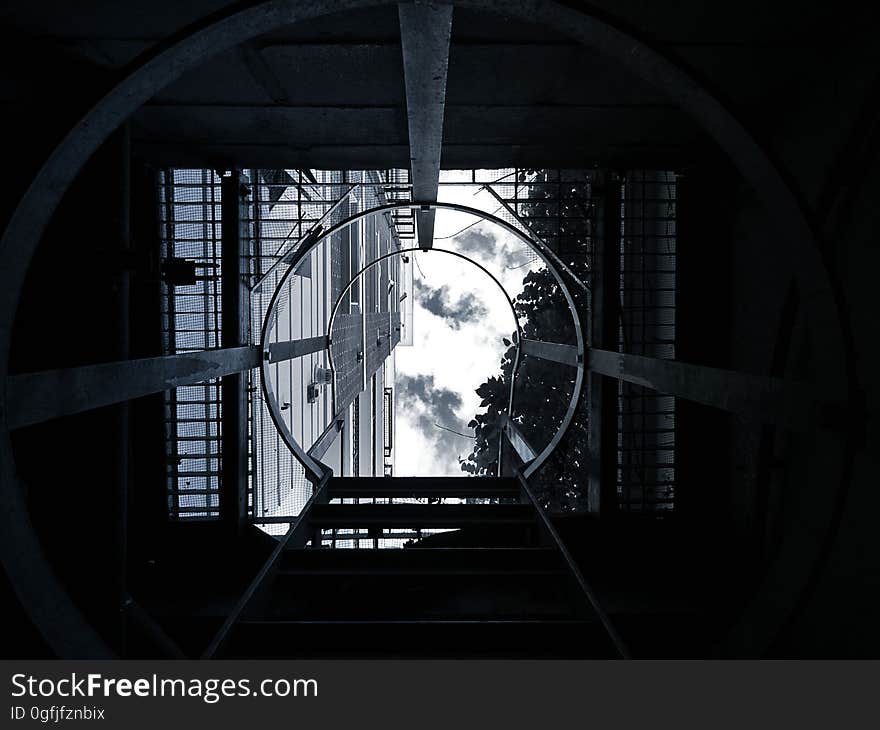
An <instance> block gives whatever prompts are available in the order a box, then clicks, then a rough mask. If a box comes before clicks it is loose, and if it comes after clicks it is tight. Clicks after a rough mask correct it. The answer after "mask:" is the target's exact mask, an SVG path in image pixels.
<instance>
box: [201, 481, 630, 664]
mask: <svg viewBox="0 0 880 730" xmlns="http://www.w3.org/2000/svg"><path fill="white" fill-rule="evenodd" d="M401 530H405V531H408V533H409V534H413V533H414V534H417V535H422V537H421V539H415V540H413V541H411V543H410V544H408V545H406V546H404V547H401V548H396V549H395V548H383V547H377V545H381V543H382V541H383V540H385V539H386V538H383V537H382V536H383V535H393V534H395V532H398V533H399V532H400V531H401ZM439 530H455V532H451V531H449V532H439ZM429 533H430V534H429ZM334 536H335V540H336V542H337V544H338V543H339V542H341V541H343V540H346V538H348V540H349V542H350V543H354V544H357V545H358V547H356V548H342V547H336V548H333V547H330V545H332V543H333V540H334ZM364 543H366V544H367V545H369V547H362V545H363V544H364ZM203 656H204V657H205V658H207V657H215V656H216V657H228V658H232V657H235V658H317V657H320V658H358V657H388V658H403V657H448V658H452V657H462V658H464V657H542V658H550V657H553V658H557V657H558V658H565V657H569V658H614V657H627V656H628V654H627V650H626V647H625V646H624V645H623V642H622V641H621V640H620V637H619V636H618V635H617V633H616V632H615V630H614V628H613V626H612V625H611V623H610V621H609V620H608V617H607V616H606V615H605V613H604V611H603V610H602V608H601V606H600V605H599V603H598V601H597V600H596V598H595V596H594V594H593V593H592V591H591V589H590V588H589V586H588V585H587V584H586V582H585V580H584V578H583V576H582V575H581V573H580V571H579V570H578V568H577V566H576V565H575V564H574V562H573V561H572V559H571V556H570V555H569V554H568V552H567V550H566V549H565V547H564V545H563V544H562V543H561V541H560V540H559V536H558V534H557V533H556V531H555V529H554V528H553V525H552V523H551V522H550V520H549V519H548V518H547V516H546V514H545V513H544V511H543V509H542V508H541V507H540V505H539V504H538V503H537V502H536V501H535V500H534V498H533V496H532V494H531V492H530V491H529V490H528V486H527V484H526V483H525V481H524V480H522V479H520V478H516V477H514V478H467V477H464V478H462V477H418V478H415V477H413V478H409V477H396V478H387V477H385V478H383V477H368V478H361V477H342V478H339V477H336V478H333V477H331V478H330V479H329V480H328V481H326V483H325V484H323V485H321V486H320V487H319V488H318V489H317V491H316V493H315V495H314V496H313V497H312V499H311V500H310V501H309V503H308V504H307V505H306V507H305V508H304V509H303V511H302V514H301V515H300V516H299V518H298V519H297V521H296V523H294V524H293V525H292V526H291V528H290V529H289V530H288V532H287V533H286V535H285V536H284V537H283V538H282V539H281V540H280V541H279V542H278V545H277V547H276V548H275V550H274V552H273V553H272V555H271V556H270V558H269V560H268V561H267V563H266V564H265V565H264V566H263V569H262V570H261V571H260V573H259V575H258V576H257V577H256V578H255V580H254V581H253V583H252V584H251V586H249V588H248V590H247V591H246V592H245V594H244V595H243V596H242V599H241V600H240V601H239V603H238V605H237V606H236V608H235V610H234V611H233V613H232V614H231V615H230V616H229V617H228V618H227V620H226V622H225V623H224V625H223V627H222V628H221V630H220V631H219V632H218V634H217V635H216V636H215V637H214V640H213V641H212V642H211V645H210V646H209V647H208V649H207V651H206V652H205V654H204V655H203Z"/></svg>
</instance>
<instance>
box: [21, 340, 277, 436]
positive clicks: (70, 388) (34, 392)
mask: <svg viewBox="0 0 880 730" xmlns="http://www.w3.org/2000/svg"><path fill="white" fill-rule="evenodd" d="M260 354H261V351H260V348H259V347H228V348H222V349H218V350H202V351H200V352H192V353H186V354H183V355H167V356H165V357H147V358H142V359H139V360H123V361H120V362H108V363H101V364H100V365H85V366H83V367H78V368H67V369H65V370H44V371H42V372H37V373H27V374H24V375H10V376H8V377H7V379H6V398H7V409H8V410H7V422H8V424H9V427H10V428H11V429H15V428H22V427H23V426H30V425H33V424H35V423H43V422H44V421H49V420H51V419H53V418H60V417H61V416H69V415H73V414H74V413H82V412H84V411H90V410H92V409H94V408H101V407H102V406H109V405H112V404H114V403H123V402H125V401H128V400H132V399H133V398H140V397H141V396H144V395H150V394H152V393H161V392H162V391H164V390H170V389H171V388H177V387H180V386H182V385H192V384H194V383H200V382H202V381H204V380H208V379H209V378H219V377H222V376H224V375H230V374H232V373H240V372H242V371H244V370H250V369H251V368H255V367H258V366H259V364H260Z"/></svg>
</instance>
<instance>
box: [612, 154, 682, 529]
mask: <svg viewBox="0 0 880 730" xmlns="http://www.w3.org/2000/svg"><path fill="white" fill-rule="evenodd" d="M621 195H622V206H621V247H620V311H621V316H620V331H619V335H620V343H621V351H622V352H627V353H630V354H634V355H644V356H647V357H656V358H665V359H673V358H674V357H675V283H676V274H675V271H676V252H675V243H676V184H675V175H674V173H672V172H666V171H648V170H634V171H630V172H628V173H627V175H626V177H625V179H624V181H623V183H622V185H621ZM618 405H619V411H618V433H617V469H618V471H617V479H618V486H617V491H618V499H619V504H620V507H621V509H623V510H628V511H663V510H670V509H673V508H674V506H675V398H674V397H673V396H668V395H661V394H658V393H657V392H656V391H653V390H650V389H647V388H643V387H642V386H638V385H633V384H630V383H625V382H623V381H622V380H621V381H619V384H618Z"/></svg>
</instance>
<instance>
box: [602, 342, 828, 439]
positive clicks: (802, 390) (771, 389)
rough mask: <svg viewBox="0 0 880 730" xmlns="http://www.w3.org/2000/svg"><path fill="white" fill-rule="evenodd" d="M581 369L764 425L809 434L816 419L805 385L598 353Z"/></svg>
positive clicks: (813, 405)
mask: <svg viewBox="0 0 880 730" xmlns="http://www.w3.org/2000/svg"><path fill="white" fill-rule="evenodd" d="M586 364H587V370H589V371H591V372H595V373H601V374H602V375H607V376H608V377H611V378H618V379H620V380H624V381H626V382H627V383H633V384H635V385H641V386H644V387H646V388H651V389H653V390H656V391H658V392H660V393H667V394H669V395H674V396H676V397H678V398H685V399H687V400H690V401H694V402H696V403H702V404H704V405H707V406H713V407H715V408H720V409H721V410H724V411H728V412H730V413H735V414H737V415H739V416H744V417H746V418H749V419H753V420H756V421H760V422H763V423H773V424H778V425H782V426H786V427H789V428H793V429H797V430H801V429H809V428H811V427H813V426H814V425H816V424H817V417H818V416H819V415H820V409H819V404H818V403H817V402H816V401H814V400H813V399H812V398H810V397H809V393H808V389H807V387H806V386H805V385H803V384H801V383H794V382H791V381H786V380H781V379H779V378H771V377H766V376H762V375H751V374H749V373H742V372H738V371H735V370H722V369H720V368H712V367H707V366H704V365H692V364H689V363H683V362H678V361H677V360H662V359H659V358H653V357H642V356H641V355H628V354H626V353H622V352H610V351H608V350H599V349H591V350H588V351H587V363H586Z"/></svg>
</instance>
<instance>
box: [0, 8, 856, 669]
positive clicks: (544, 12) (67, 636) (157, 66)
mask: <svg viewBox="0 0 880 730" xmlns="http://www.w3.org/2000/svg"><path fill="white" fill-rule="evenodd" d="M385 4H388V3H386V2H384V1H382V0H311V1H309V2H302V0H266V1H265V2H258V3H256V4H254V5H251V6H249V7H246V8H244V9H238V8H235V9H233V10H226V11H223V12H221V13H219V14H217V15H215V16H212V17H211V18H210V19H208V20H207V21H205V22H204V23H200V24H197V25H195V26H192V27H190V28H187V29H185V30H184V31H183V32H182V33H181V34H179V36H177V37H176V38H175V39H174V40H173V42H172V43H171V44H169V45H168V46H163V47H162V48H160V49H159V50H158V51H157V52H151V53H150V54H149V56H148V57H147V58H146V59H144V60H143V61H140V62H138V63H136V64H135V68H134V70H133V71H132V72H131V73H130V74H129V75H128V76H127V77H125V78H124V79H123V80H122V81H120V82H119V84H118V85H116V86H115V87H114V88H113V89H112V90H111V91H110V92H109V93H108V94H107V95H106V96H105V97H104V98H103V99H102V100H101V101H99V102H98V104H97V105H96V106H95V107H94V108H93V109H92V110H91V111H90V112H88V113H87V114H86V115H85V116H84V117H83V119H82V120H81V121H80V122H79V123H78V124H77V125H76V126H75V127H73V129H72V130H71V131H70V132H69V133H68V134H67V136H66V137H65V138H64V139H63V140H62V141H61V142H60V143H59V145H58V146H57V147H56V148H55V150H54V151H53V152H52V154H51V155H50V157H49V158H48V160H47V161H46V162H45V164H44V165H43V166H42V167H41V169H40V171H39V172H38V173H37V175H36V176H35V177H34V180H33V182H32V183H31V185H30V187H29V188H28V189H27V191H26V192H25V193H24V195H23V197H22V198H21V200H20V201H19V203H18V205H17V206H16V208H15V210H14V212H13V214H12V217H11V218H10V220H9V223H8V225H7V227H6V229H5V231H4V232H3V236H2V238H0V257H2V260H3V262H4V266H3V267H2V269H0V283H2V286H0V464H2V467H0V468H2V472H0V541H2V542H0V546H2V559H3V564H4V567H5V568H6V570H7V573H8V575H9V577H10V579H11V582H12V584H13V586H14V588H15V591H16V593H17V595H18V597H19V599H20V600H21V601H22V603H23V604H24V605H25V607H26V609H27V610H28V611H29V613H30V615H31V616H32V618H33V619H34V621H35V623H36V624H37V625H38V627H39V628H40V630H41V631H42V633H43V635H44V637H45V638H46V639H47V641H48V642H49V643H50V645H52V646H53V648H54V649H55V650H56V651H57V652H58V653H59V654H61V655H62V656H69V657H75V656H91V655H100V656H105V655H107V654H108V651H109V650H108V649H107V647H106V646H105V645H104V644H103V642H102V641H101V640H100V638H99V637H98V636H97V634H95V632H94V631H93V630H92V629H91V627H90V626H89V625H88V624H87V623H86V621H85V619H84V618H83V617H82V615H81V614H80V612H79V610H78V609H77V608H76V607H75V606H74V604H73V603H72V601H71V599H70V598H69V596H68V595H67V594H66V593H65V591H64V590H63V588H62V587H61V585H60V583H59V582H58V580H57V578H56V577H55V575H54V573H53V572H52V570H51V568H49V566H48V563H47V562H46V560H45V558H44V557H43V555H42V552H41V548H40V544H39V540H38V538H37V536H36V533H35V531H34V529H33V526H32V525H31V523H30V519H29V517H28V510H27V506H26V504H25V502H24V499H23V496H22V489H21V485H20V484H19V482H18V478H17V475H16V473H15V465H14V458H13V451H12V444H11V442H10V438H9V429H8V424H7V419H6V406H5V404H6V376H7V374H8V367H9V345H10V336H11V332H12V326H13V321H14V318H15V313H16V309H17V303H18V298H19V295H20V292H21V287H22V285H23V282H24V278H25V274H26V272H27V268H28V266H29V264H30V261H31V259H32V257H33V254H34V252H35V250H36V248H37V245H38V244H39V241H40V238H41V236H42V234H43V232H44V230H45V227H46V225H47V223H48V220H49V218H50V217H51V215H52V214H53V213H54V211H55V209H56V208H57V206H58V204H59V202H60V200H61V198H62V196H63V194H64V192H65V191H66V190H67V188H68V187H69V186H70V184H71V183H72V182H73V179H74V178H75V176H76V175H77V174H78V173H79V171H80V169H81V168H82V166H83V165H84V164H85V162H86V161H87V160H88V159H89V157H91V155H92V154H93V153H94V152H95V150H96V149H97V148H98V147H99V146H100V144H102V143H103V142H104V141H105V140H106V139H107V138H108V137H109V136H110V134H112V132H113V131H115V129H116V128H117V127H118V126H119V125H120V124H121V123H122V122H123V121H124V120H125V119H127V118H128V117H129V116H130V115H131V114H133V113H134V112H135V111H136V110H137V109H138V108H139V107H140V106H141V105H142V104H143V103H145V102H146V101H147V100H148V99H149V98H151V97H152V96H153V95H154V94H155V93H157V92H158V91H159V90H161V89H162V88H164V87H165V86H167V85H168V84H169V83H171V82H172V81H173V80H175V79H176V78H178V77H179V76H180V75H182V74H183V72H184V71H186V70H188V69H189V68H192V67H194V66H195V65H196V64H198V63H200V62H202V61H204V60H206V59H208V58H210V57H211V56H213V55H215V54H217V53H220V52H221V51H223V50H226V49H228V48H230V47H232V46H235V45H237V44H239V43H242V42H244V41H247V40H249V39H251V38H254V37H256V36H258V35H261V34H263V33H266V32H268V31H270V30H273V29H274V28H277V27H279V26H282V25H287V24H291V23H294V22H296V21H298V20H304V19H309V18H314V17H318V16H321V15H327V14H329V13H333V12H340V11H344V10H349V9H355V8H362V7H371V6H377V5H385ZM454 4H460V5H464V6H467V7H472V8H476V9H482V10H488V11H495V12H498V13H501V14H504V15H510V16H515V17H518V18H520V19H523V20H526V21H527V22H532V23H539V24H544V25H547V26H549V27H551V28H553V29H554V30H556V31H557V32H559V33H561V34H562V35H565V36H569V37H574V38H576V39H577V40H579V41H581V42H582V43H584V44H586V45H588V46H590V47H591V48H593V49H594V50H597V51H599V52H600V53H602V54H603V55H605V56H606V57H608V58H610V59H612V60H616V61H617V62H619V63H621V64H622V65H624V66H625V67H626V68H628V69H630V71H632V72H634V73H635V74H636V75H637V76H639V77H640V78H642V79H644V80H646V81H648V82H649V83H653V84H654V85H656V86H658V87H659V88H661V89H662V90H663V91H664V92H666V93H667V95H668V96H670V98H671V99H673V100H674V101H677V102H678V103H679V105H680V106H681V108H682V109H683V110H684V111H685V112H687V113H688V114H690V115H691V116H692V117H694V119H695V120H696V121H697V122H698V123H699V124H700V125H701V126H702V127H703V128H704V130H705V131H706V132H707V133H708V134H709V135H710V136H711V137H713V138H714V139H715V141H716V142H717V143H718V144H719V145H720V147H721V148H722V149H723V150H724V151H725V152H726V153H727V154H728V155H729V156H730V157H731V158H732V159H733V161H734V163H735V164H736V166H737V167H738V168H739V170H740V172H741V174H742V175H743V177H744V178H745V180H746V181H747V182H748V183H749V184H750V185H751V186H752V188H753V189H754V190H755V191H756V192H757V194H758V198H759V200H760V201H761V202H762V203H763V204H764V205H765V206H766V208H767V210H768V212H769V214H770V217H771V219H773V220H774V221H775V222H776V223H777V224H778V226H779V230H780V231H781V233H782V235H786V236H791V237H793V238H794V239H796V240H797V241H798V242H799V243H800V244H801V249H802V251H799V254H802V255H799V256H798V257H797V261H796V266H797V269H796V273H797V276H798V280H799V282H800V284H801V286H802V288H803V289H804V291H805V292H806V296H805V297H804V301H805V307H806V308H807V314H808V317H809V318H810V321H811V324H812V326H813V327H821V329H822V335H823V337H824V338H825V342H826V344H827V345H828V346H827V347H826V348H820V349H819V351H818V352H817V353H816V356H817V358H820V361H819V364H820V367H819V368H818V371H819V372H821V373H822V374H823V375H824V376H825V380H824V381H823V384H825V385H826V386H828V387H831V388H832V389H833V393H832V394H830V395H841V394H842V395H843V396H844V398H847V397H848V398H853V397H854V396H855V394H857V392H858V388H857V382H856V378H855V375H854V373H855V365H854V360H853V356H852V350H851V347H850V346H848V344H847V342H848V340H847V337H848V330H847V323H846V320H845V318H844V314H843V312H842V310H841V308H840V306H839V302H840V291H839V286H838V287H835V286H834V285H833V282H832V281H831V279H830V277H829V274H828V270H827V268H826V266H825V264H824V261H823V260H822V257H821V255H820V251H819V247H818V242H817V237H816V235H815V233H814V231H813V230H812V228H811V226H810V223H809V219H808V216H807V215H806V213H805V207H804V206H802V204H801V201H800V200H799V198H798V196H797V194H796V193H795V192H794V191H793V190H792V188H791V187H790V186H789V184H788V182H787V181H786V179H785V177H784V176H783V175H782V174H781V172H780V171H779V169H778V168H777V167H776V166H775V165H774V164H773V163H772V161H771V160H770V159H769V157H768V156H767V154H766V153H765V152H764V150H763V149H762V148H761V146H760V145H759V144H758V143H757V142H756V140H755V139H754V137H753V136H752V135H751V134H750V133H749V131H748V130H747V129H746V128H745V126H744V125H743V124H741V123H740V122H739V121H738V120H737V119H736V117H735V116H734V115H733V114H732V113H731V112H730V111H729V110H728V109H727V108H726V107H725V106H724V105H723V104H722V103H721V102H720V101H719V100H718V99H717V98H716V97H714V96H713V95H712V94H711V93H710V92H709V91H708V90H707V89H706V88H705V87H704V86H703V85H701V84H700V83H699V82H698V81H697V80H696V78H695V77H694V76H693V75H692V74H691V73H689V72H688V71H686V70H685V69H684V68H682V67H681V66H680V65H678V64H676V63H675V62H674V61H672V60H670V59H669V58H667V57H666V56H665V55H663V54H662V53H660V52H659V51H657V50H656V49H654V48H652V47H651V46H650V45H649V44H648V43H646V42H644V41H642V40H640V39H639V38H638V34H636V33H633V32H627V31H624V30H622V29H621V28H620V27H618V26H616V25H614V24H612V23H610V22H608V21H607V20H605V19H602V15H601V13H598V12H596V11H595V10H594V9H588V10H586V11H584V10H579V9H574V8H571V7H568V6H566V5H563V4H561V3H559V2H553V1H552V0H455V2H454ZM835 352H842V353H843V362H841V361H839V360H838V358H837V357H835V356H834V354H833V353H835ZM841 388H842V389H843V392H842V391H841ZM841 487H845V483H844V484H842V485H841Z"/></svg>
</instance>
